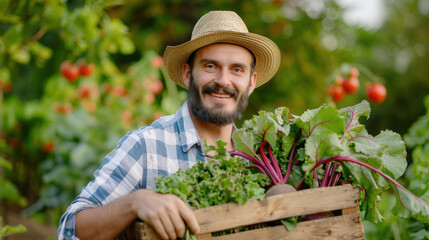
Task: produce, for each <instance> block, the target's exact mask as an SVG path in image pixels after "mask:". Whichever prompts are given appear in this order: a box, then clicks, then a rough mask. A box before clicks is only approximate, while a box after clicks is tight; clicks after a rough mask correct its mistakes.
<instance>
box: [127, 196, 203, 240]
mask: <svg viewBox="0 0 429 240" xmlns="http://www.w3.org/2000/svg"><path fill="white" fill-rule="evenodd" d="M142 193H145V194H142ZM134 194H138V195H139V196H138V197H137V198H136V200H137V201H136V203H137V204H136V205H135V208H134V209H135V211H136V213H137V217H138V218H140V219H141V220H143V221H144V222H146V223H148V224H150V225H151V226H152V227H153V228H154V229H155V230H156V231H157V233H158V234H159V236H160V237H161V238H162V239H177V237H184V236H185V230H186V227H185V223H186V224H187V225H188V227H189V228H190V230H191V231H192V232H194V233H196V234H197V233H198V232H199V231H200V226H199V224H198V222H197V219H196V218H195V215H194V213H193V212H192V210H191V209H190V208H189V207H188V206H187V205H186V204H185V202H183V201H182V200H181V199H180V198H178V197H177V196H175V195H173V194H160V193H155V192H152V191H149V190H139V191H136V192H135V193H134Z"/></svg>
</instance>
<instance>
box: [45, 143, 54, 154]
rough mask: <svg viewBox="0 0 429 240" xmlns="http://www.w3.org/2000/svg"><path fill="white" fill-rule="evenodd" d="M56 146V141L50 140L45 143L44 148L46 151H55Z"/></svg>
mask: <svg viewBox="0 0 429 240" xmlns="http://www.w3.org/2000/svg"><path fill="white" fill-rule="evenodd" d="M54 148H55V145H54V143H53V142H52V141H49V142H47V143H45V144H43V147H42V150H43V151H44V152H53V151H54Z"/></svg>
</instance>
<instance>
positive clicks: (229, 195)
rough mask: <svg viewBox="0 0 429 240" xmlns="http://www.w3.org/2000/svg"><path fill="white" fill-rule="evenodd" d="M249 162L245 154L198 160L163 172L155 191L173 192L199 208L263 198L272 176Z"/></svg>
mask: <svg viewBox="0 0 429 240" xmlns="http://www.w3.org/2000/svg"><path fill="white" fill-rule="evenodd" d="M245 166H246V164H245V163H244V162H243V160H242V159H241V158H238V157H231V156H229V154H227V155H223V157H222V158H221V159H218V160H216V161H212V160H209V161H206V162H198V163H197V164H196V165H194V166H193V167H192V168H189V169H179V171H178V172H177V173H175V174H172V175H170V176H166V177H163V176H159V177H158V178H157V180H156V183H157V187H156V188H155V189H154V191H155V192H160V193H172V194H174V195H176V196H178V197H180V198H181V199H182V200H184V201H185V202H186V203H187V204H188V205H190V206H195V207H197V208H205V207H209V206H214V205H220V204H224V203H229V202H234V203H239V204H244V203H246V201H247V199H250V198H256V199H259V200H262V199H263V198H264V197H265V188H264V187H265V186H266V185H267V184H268V183H269V180H268V179H267V178H266V176H265V175H263V174H261V173H253V172H252V171H251V170H249V169H246V168H245Z"/></svg>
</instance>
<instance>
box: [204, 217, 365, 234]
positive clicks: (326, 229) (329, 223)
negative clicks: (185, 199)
mask: <svg viewBox="0 0 429 240" xmlns="http://www.w3.org/2000/svg"><path fill="white" fill-rule="evenodd" d="M209 239H211V240H236V239H246V240H274V239H275V240H282V239H284V240H302V239H315V240H316V239H317V240H321V239H329V240H349V239H350V240H352V239H353V240H361V239H362V240H363V239H365V238H364V233H363V226H362V222H361V220H360V216H359V213H354V214H348V215H343V216H336V217H330V218H325V219H318V220H312V221H305V222H300V223H298V224H297V226H296V229H295V230H293V231H290V232H288V231H287V230H286V228H285V227H284V226H283V225H279V226H275V227H266V228H261V229H256V230H251V231H245V232H239V233H235V234H229V235H223V236H218V237H212V238H209Z"/></svg>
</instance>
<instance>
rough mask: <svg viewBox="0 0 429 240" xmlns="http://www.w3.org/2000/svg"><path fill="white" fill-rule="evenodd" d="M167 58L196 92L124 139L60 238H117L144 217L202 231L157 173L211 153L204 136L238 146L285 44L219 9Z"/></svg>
mask: <svg viewBox="0 0 429 240" xmlns="http://www.w3.org/2000/svg"><path fill="white" fill-rule="evenodd" d="M164 63H165V67H166V70H167V73H168V75H169V77H170V78H171V79H172V80H173V81H175V82H176V83H177V84H178V85H180V86H182V87H185V88H188V90H189V96H188V100H187V101H186V102H185V103H184V104H183V105H182V107H181V108H180V109H179V110H178V111H177V112H176V114H174V115H170V116H166V117H163V118H161V119H159V120H157V121H155V122H154V123H152V124H151V125H150V126H145V127H142V128H140V129H138V130H134V131H131V132H129V133H128V134H127V135H126V136H124V137H123V138H122V139H121V140H120V141H119V143H118V146H117V147H116V148H115V149H114V150H113V151H112V152H111V153H109V154H108V155H107V156H106V158H105V159H104V161H103V163H102V165H101V166H100V168H99V169H98V170H97V171H96V172H95V173H94V176H95V179H94V180H93V181H91V182H90V183H89V184H88V185H87V186H86V187H85V188H84V189H82V192H81V193H80V195H79V196H78V197H77V198H76V199H75V200H74V201H73V203H72V204H71V205H70V207H69V208H68V209H67V211H66V213H65V214H64V215H63V217H62V218H61V221H60V226H59V229H58V239H82V240H83V239H114V238H115V237H116V236H118V235H119V234H120V233H121V232H122V231H124V230H125V229H126V228H127V227H128V226H129V225H130V224H131V223H132V222H133V221H134V220H136V219H137V218H139V219H141V220H143V221H144V222H146V223H148V224H150V225H152V226H153V227H154V228H155V230H156V231H157V232H158V234H159V235H160V237H161V238H162V239H176V238H177V237H183V236H184V233H185V225H187V226H189V228H190V229H191V231H193V232H194V233H198V232H199V225H198V222H197V220H196V218H195V216H194V214H193V212H192V211H191V210H190V208H189V207H188V206H187V205H186V204H185V203H184V202H183V201H182V200H181V199H179V198H178V197H176V196H174V195H171V194H159V193H155V192H153V191H151V189H152V188H153V187H155V178H156V176H158V175H159V174H163V175H169V174H173V173H175V172H176V171H177V170H178V169H179V168H190V167H192V166H193V165H194V164H195V163H196V162H197V161H204V160H205V159H206V156H204V154H203V152H202V146H201V145H202V139H207V141H208V143H210V144H214V143H215V141H216V140H217V139H222V140H223V141H225V142H226V143H227V149H228V150H232V149H234V145H233V142H232V139H231V135H232V133H233V131H234V121H236V120H238V119H239V118H240V117H241V112H242V111H243V110H244V109H245V108H246V106H247V99H248V97H249V95H250V94H251V93H252V91H253V90H254V89H255V88H256V87H258V86H260V85H262V84H264V83H265V82H267V81H268V80H270V79H271V78H272V77H273V76H274V74H275V73H276V72H277V70H278V68H279V64H280V50H279V49H278V47H277V46H276V44H275V43H273V42H272V41H271V40H269V39H268V38H265V37H263V36H260V35H257V34H253V33H249V32H248V30H247V27H246V25H245V24H244V22H243V21H242V19H241V18H240V17H239V16H238V15H237V14H236V13H234V12H230V11H213V12H209V13H207V14H206V15H204V16H203V17H201V19H200V20H199V21H198V22H197V23H196V25H195V27H194V29H193V32H192V38H191V40H190V41H188V42H186V43H184V44H181V45H179V46H174V47H170V46H169V47H167V49H166V51H165V53H164Z"/></svg>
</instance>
